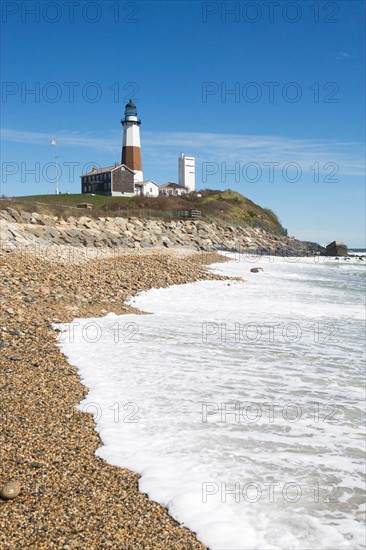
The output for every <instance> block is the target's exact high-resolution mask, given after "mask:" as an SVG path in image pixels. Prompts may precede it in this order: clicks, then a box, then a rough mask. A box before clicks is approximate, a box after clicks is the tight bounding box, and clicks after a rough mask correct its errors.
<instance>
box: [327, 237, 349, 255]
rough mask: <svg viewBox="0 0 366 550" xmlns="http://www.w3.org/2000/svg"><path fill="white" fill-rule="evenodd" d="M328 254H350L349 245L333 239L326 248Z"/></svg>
mask: <svg viewBox="0 0 366 550" xmlns="http://www.w3.org/2000/svg"><path fill="white" fill-rule="evenodd" d="M325 255H326V256H348V249H347V245H346V244H344V243H341V242H339V241H333V242H331V243H329V244H327V246H326V248H325Z"/></svg>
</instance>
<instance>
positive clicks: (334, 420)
mask: <svg viewBox="0 0 366 550" xmlns="http://www.w3.org/2000/svg"><path fill="white" fill-rule="evenodd" d="M227 255H228V256H229V257H230V258H231V261H230V262H227V263H224V264H216V265H214V266H212V267H211V269H213V270H214V271H215V272H217V273H220V274H225V275H229V276H234V277H242V278H243V279H244V281H241V280H231V281H202V282H198V283H195V284H188V285H183V286H172V287H170V288H166V289H159V290H155V289H153V290H150V291H148V292H143V293H141V294H140V295H138V296H137V297H135V298H134V299H132V300H131V304H132V305H134V306H136V307H138V308H140V309H141V310H143V311H145V312H147V313H150V314H149V315H124V316H117V315H114V314H113V313H111V314H108V315H107V316H106V317H104V318H102V319H100V318H98V319H76V320H75V321H74V322H73V323H71V324H67V325H62V327H61V328H62V330H63V332H61V333H60V342H59V345H60V346H61V349H62V351H63V352H64V353H65V354H66V356H67V357H68V359H69V361H70V363H72V364H73V365H76V366H77V368H78V371H79V374H80V376H81V379H82V382H83V383H84V384H85V385H86V386H87V387H88V388H89V393H88V396H87V398H86V399H85V400H84V401H83V402H82V403H81V404H80V406H79V407H80V409H81V410H84V411H86V412H90V413H93V414H94V417H95V420H96V426H97V428H96V429H97V431H98V432H99V434H100V437H101V440H102V442H103V446H101V448H100V449H98V451H97V454H98V455H99V456H100V457H102V458H103V459H105V460H106V461H108V462H109V463H111V464H114V465H117V466H121V467H127V468H129V469H131V470H134V471H135V472H138V473H139V474H140V475H141V478H140V482H139V487H140V490H141V491H142V492H145V493H147V494H148V496H149V498H150V499H152V500H155V501H157V502H159V503H160V504H162V505H163V506H165V507H166V508H167V509H168V510H169V513H170V514H171V515H172V516H173V517H174V518H175V519H177V520H178V521H179V522H180V523H181V524H182V525H185V526H187V527H188V528H189V529H191V530H192V531H194V532H196V533H197V536H198V539H199V540H201V541H202V542H203V543H204V544H206V545H207V546H209V547H210V548H211V549H215V550H219V549H220V550H224V549H225V550H234V549H237V550H239V549H261V550H265V549H286V550H295V549H299V550H300V549H301V550H307V549H309V550H310V549H311V550H312V549H314V550H315V549H317V550H323V549H324V550H325V549H328V550H335V549H344V548H348V549H352V550H356V549H361V548H363V547H364V543H365V529H364V514H365V462H364V451H365V444H364V435H365V428H364V422H365V418H364V408H365V379H364V350H365V333H364V328H365V325H364V321H365V319H364V314H365V280H366V279H365V263H366V262H365V261H361V260H359V259H357V258H352V259H350V260H344V259H340V260H335V259H326V258H273V257H265V256H263V257H261V258H258V257H251V256H243V255H239V254H227ZM252 267H262V268H263V272H260V273H251V272H250V269H251V268H252Z"/></svg>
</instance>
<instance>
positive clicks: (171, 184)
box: [160, 181, 187, 189]
mask: <svg viewBox="0 0 366 550" xmlns="http://www.w3.org/2000/svg"><path fill="white" fill-rule="evenodd" d="M160 189H187V188H186V187H184V186H183V185H179V184H178V183H174V182H173V181H168V183H164V185H161V186H160Z"/></svg>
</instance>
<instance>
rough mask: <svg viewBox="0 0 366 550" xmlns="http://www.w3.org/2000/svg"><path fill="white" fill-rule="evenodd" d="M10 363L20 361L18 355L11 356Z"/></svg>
mask: <svg viewBox="0 0 366 550" xmlns="http://www.w3.org/2000/svg"><path fill="white" fill-rule="evenodd" d="M10 359H11V361H21V360H22V358H21V357H20V355H12V356H11V357H10Z"/></svg>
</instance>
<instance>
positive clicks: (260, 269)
mask: <svg viewBox="0 0 366 550" xmlns="http://www.w3.org/2000/svg"><path fill="white" fill-rule="evenodd" d="M250 271H251V272H252V273H259V272H260V271H263V267H252V269H251V270H250Z"/></svg>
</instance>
